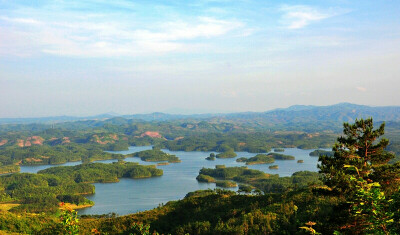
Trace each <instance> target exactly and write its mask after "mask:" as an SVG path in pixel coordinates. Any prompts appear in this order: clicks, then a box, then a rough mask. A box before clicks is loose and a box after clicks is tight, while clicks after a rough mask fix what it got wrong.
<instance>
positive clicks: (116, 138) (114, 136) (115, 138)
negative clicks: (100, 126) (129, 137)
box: [110, 134, 118, 140]
mask: <svg viewBox="0 0 400 235" xmlns="http://www.w3.org/2000/svg"><path fill="white" fill-rule="evenodd" d="M110 138H111V139H113V140H118V136H117V134H111V135H110Z"/></svg>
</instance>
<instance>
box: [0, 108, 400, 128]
mask: <svg viewBox="0 0 400 235" xmlns="http://www.w3.org/2000/svg"><path fill="white" fill-rule="evenodd" d="M116 117H121V118H124V119H137V120H143V121H172V120H185V119H193V120H204V121H210V122H221V121H228V122H232V121H233V122H253V123H259V124H260V125H263V124H268V123H270V124H285V123H310V122H335V123H342V122H353V121H354V120H355V119H356V118H368V117H373V118H374V121H400V106H379V107H372V106H366V105H357V104H350V103H339V104H335V105H329V106H313V105H294V106H291V107H289V108H282V109H275V110H271V111H267V112H242V113H229V114H193V115H180V114H167V113H159V112H156V113H151V114H134V115H121V116H119V115H117V114H114V113H109V114H101V115H96V116H88V117H74V116H58V117H43V118H0V124H27V123H47V124H50V123H60V122H73V121H83V120H107V119H113V118H116Z"/></svg>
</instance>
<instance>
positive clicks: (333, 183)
mask: <svg viewBox="0 0 400 235" xmlns="http://www.w3.org/2000/svg"><path fill="white" fill-rule="evenodd" d="M384 129H385V123H382V124H381V125H380V127H379V128H378V129H376V130H374V128H373V121H372V118H369V119H366V120H363V119H360V120H356V121H355V123H354V124H349V123H344V124H343V135H342V136H341V137H339V138H338V139H337V142H336V143H335V145H334V146H333V151H334V156H332V157H329V156H321V157H320V158H319V161H320V162H321V164H320V165H319V166H318V167H319V169H320V173H322V174H323V181H324V183H325V184H326V185H327V186H329V187H331V188H332V189H333V190H335V191H337V192H339V193H344V194H351V193H352V192H353V191H354V186H355V185H354V182H352V181H351V180H350V179H349V177H348V176H349V175H353V176H356V175H357V176H359V177H362V178H363V179H364V180H367V181H372V179H375V180H376V182H380V181H384V180H388V179H387V177H385V176H384V175H377V174H375V175H374V174H372V173H374V172H376V173H377V172H382V173H383V172H392V171H390V170H389V171H387V168H388V164H387V163H388V161H389V160H390V159H392V158H393V157H394V155H393V154H392V153H390V152H387V151H385V148H386V147H387V146H388V144H389V141H388V140H387V139H385V138H380V137H381V136H382V135H383V134H384ZM345 166H353V167H352V168H346V167H345ZM389 168H391V167H389ZM397 168H398V167H397ZM355 169H357V171H356V170H355ZM382 169H385V170H384V171H382Z"/></svg>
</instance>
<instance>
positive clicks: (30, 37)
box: [0, 17, 244, 57]
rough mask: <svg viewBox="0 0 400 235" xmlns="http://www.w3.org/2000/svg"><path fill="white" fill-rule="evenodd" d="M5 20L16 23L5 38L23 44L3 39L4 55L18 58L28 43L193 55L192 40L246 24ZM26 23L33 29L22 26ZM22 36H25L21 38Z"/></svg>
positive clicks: (94, 52)
mask: <svg viewBox="0 0 400 235" xmlns="http://www.w3.org/2000/svg"><path fill="white" fill-rule="evenodd" d="M1 20H3V21H8V22H13V25H11V26H10V25H9V26H6V27H7V29H8V30H7V31H9V32H10V33H9V34H6V35H7V36H6V37H7V38H18V39H19V40H18V41H22V43H18V44H16V43H14V41H13V40H7V39H4V38H3V40H2V39H0V42H1V43H3V45H4V46H3V47H0V54H7V53H8V54H10V53H11V54H14V55H15V54H20V53H16V52H15V51H16V50H17V51H18V48H19V50H24V48H26V47H27V45H29V47H30V48H31V50H30V53H32V54H34V53H35V52H39V53H40V52H41V53H48V54H55V55H67V56H85V57H104V56H105V57H108V56H135V55H138V54H145V53H154V52H159V53H166V52H172V51H176V52H184V51H193V49H195V48H197V47H198V44H199V43H198V42H194V41H193V40H203V41H204V40H206V41H207V40H208V39H212V38H215V37H219V36H223V35H226V34H228V33H229V32H231V31H234V30H238V29H241V28H243V27H244V24H243V23H241V22H239V21H236V20H231V21H229V20H219V19H215V18H209V17H198V18H195V19H192V20H191V21H189V22H187V21H186V22H185V21H172V22H165V23H162V24H159V25H156V26H148V25H145V24H144V25H143V27H142V28H140V27H138V26H137V25H134V24H132V23H130V22H127V21H122V22H117V21H111V20H109V19H104V22H98V21H91V20H90V19H86V20H83V21H82V20H79V21H68V22H67V21H62V20H59V21H43V20H42V21H40V20H36V19H32V18H6V17H2V18H0V23H1ZM96 20H97V19H96ZM26 25H29V26H30V27H28V28H27V27H24V26H26ZM243 30H244V29H243ZM21 34H23V35H24V36H25V37H24V38H20V35H21ZM6 44H7V45H6ZM8 48H12V50H10V49H8ZM190 48H192V50H191V49H190ZM24 55H26V52H25V53H24Z"/></svg>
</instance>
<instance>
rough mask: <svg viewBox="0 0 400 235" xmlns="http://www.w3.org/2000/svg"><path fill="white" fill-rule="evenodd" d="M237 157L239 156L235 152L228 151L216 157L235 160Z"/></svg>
mask: <svg viewBox="0 0 400 235" xmlns="http://www.w3.org/2000/svg"><path fill="white" fill-rule="evenodd" d="M236 156H237V154H236V153H235V152H234V151H226V152H223V153H218V154H217V155H216V157H217V158H234V157H236Z"/></svg>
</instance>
